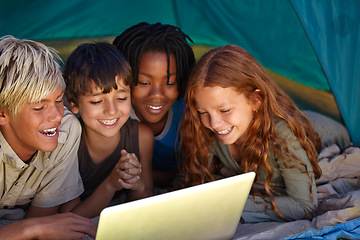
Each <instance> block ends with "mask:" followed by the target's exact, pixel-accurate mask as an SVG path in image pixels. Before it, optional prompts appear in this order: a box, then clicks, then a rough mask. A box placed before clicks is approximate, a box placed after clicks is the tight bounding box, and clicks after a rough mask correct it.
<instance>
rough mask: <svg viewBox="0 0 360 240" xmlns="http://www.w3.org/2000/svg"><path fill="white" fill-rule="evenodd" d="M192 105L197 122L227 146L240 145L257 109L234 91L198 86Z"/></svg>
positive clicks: (232, 89)
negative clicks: (198, 118) (195, 109)
mask: <svg viewBox="0 0 360 240" xmlns="http://www.w3.org/2000/svg"><path fill="white" fill-rule="evenodd" d="M195 102H196V108H197V110H198V113H199V116H200V120H201V123H202V124H203V125H204V126H205V127H206V128H208V129H210V130H211V131H213V132H214V133H215V134H216V135H217V136H218V137H219V139H220V140H221V141H222V142H223V143H224V144H227V145H232V144H234V143H236V142H243V141H244V137H245V136H246V132H247V130H248V128H249V125H250V123H251V121H252V120H253V117H254V111H256V109H257V106H256V104H255V103H251V102H250V101H249V100H248V99H246V98H245V96H244V94H240V93H238V92H237V91H235V89H234V88H231V87H229V88H222V87H218V86H215V87H203V86H201V87H198V89H196V91H195Z"/></svg>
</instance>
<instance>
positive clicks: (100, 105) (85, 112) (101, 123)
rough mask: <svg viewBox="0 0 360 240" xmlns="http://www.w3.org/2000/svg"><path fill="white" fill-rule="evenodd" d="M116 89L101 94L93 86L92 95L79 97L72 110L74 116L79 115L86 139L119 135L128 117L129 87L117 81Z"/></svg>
mask: <svg viewBox="0 0 360 240" xmlns="http://www.w3.org/2000/svg"><path fill="white" fill-rule="evenodd" d="M116 78H118V77H116ZM117 88H118V89H117V90H115V89H113V90H112V91H111V92H109V93H103V90H102V89H99V88H98V87H96V86H95V85H94V87H93V89H92V93H91V94H90V93H89V94H87V95H82V96H79V101H78V106H75V107H73V108H72V111H73V112H74V113H75V114H76V113H80V115H81V119H82V120H83V121H84V125H85V126H84V131H86V134H87V137H88V138H90V136H91V138H92V139H97V138H101V137H114V136H118V134H120V128H121V127H122V126H123V125H124V123H125V122H126V121H127V120H128V118H129V116H130V109H131V102H130V87H129V86H125V85H124V84H123V83H122V81H121V79H117Z"/></svg>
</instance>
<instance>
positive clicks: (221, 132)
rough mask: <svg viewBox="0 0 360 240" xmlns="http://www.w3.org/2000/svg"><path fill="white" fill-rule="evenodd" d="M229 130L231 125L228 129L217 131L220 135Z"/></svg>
mask: <svg viewBox="0 0 360 240" xmlns="http://www.w3.org/2000/svg"><path fill="white" fill-rule="evenodd" d="M230 130H231V127H230V128H228V129H225V130H222V131H220V132H218V134H220V135H224V134H227V133H229V132H230Z"/></svg>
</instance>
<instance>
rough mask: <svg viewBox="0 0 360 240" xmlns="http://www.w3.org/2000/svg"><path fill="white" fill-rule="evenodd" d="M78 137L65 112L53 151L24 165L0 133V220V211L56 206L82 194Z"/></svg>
mask: <svg viewBox="0 0 360 240" xmlns="http://www.w3.org/2000/svg"><path fill="white" fill-rule="evenodd" d="M80 134H81V126H80V123H79V121H78V120H77V119H76V117H75V116H74V115H73V114H72V113H70V112H69V111H68V110H67V109H65V113H64V117H63V119H62V122H61V126H60V131H59V138H58V146H57V148H56V149H55V150H54V151H52V152H42V151H38V152H37V153H36V154H35V156H34V158H33V159H32V161H31V162H30V163H29V164H27V163H24V162H23V161H22V160H21V159H20V158H19V157H18V156H17V155H16V153H15V152H14V151H13V149H12V148H11V147H10V145H9V144H8V143H7V141H6V140H5V138H4V136H3V135H2V133H1V132H0V172H1V174H0V219H2V220H3V219H4V218H5V217H4V214H2V211H4V212H9V210H8V209H11V208H14V207H15V208H17V206H20V205H25V204H28V203H30V202H31V204H32V205H34V206H37V207H43V208H48V207H53V206H58V205H61V204H63V203H65V202H67V201H69V200H72V199H74V198H76V197H78V196H79V195H80V194H81V193H82V192H83V184H82V181H81V177H80V174H79V170H78V157H77V151H78V146H79V143H80Z"/></svg>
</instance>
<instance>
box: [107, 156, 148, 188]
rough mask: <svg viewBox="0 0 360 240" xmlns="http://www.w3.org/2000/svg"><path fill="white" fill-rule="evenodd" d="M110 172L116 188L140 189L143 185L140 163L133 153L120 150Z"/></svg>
mask: <svg viewBox="0 0 360 240" xmlns="http://www.w3.org/2000/svg"><path fill="white" fill-rule="evenodd" d="M111 174H112V175H113V176H112V178H113V179H114V180H116V181H113V182H115V184H116V185H117V188H118V189H121V188H126V189H132V190H140V189H141V188H144V187H145V184H144V183H143V182H142V180H141V165H140V162H139V160H138V159H137V157H136V155H135V154H134V153H128V152H126V150H121V158H120V160H119V162H118V163H117V164H116V166H115V167H114V169H113V171H112V173H111Z"/></svg>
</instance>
